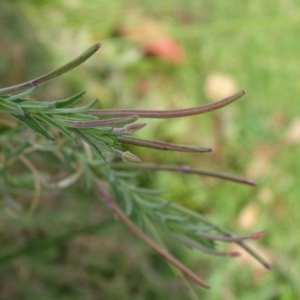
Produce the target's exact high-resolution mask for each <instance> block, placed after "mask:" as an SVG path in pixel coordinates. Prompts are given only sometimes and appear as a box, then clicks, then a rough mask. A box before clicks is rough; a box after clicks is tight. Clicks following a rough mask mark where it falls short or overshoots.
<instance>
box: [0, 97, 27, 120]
mask: <svg viewBox="0 0 300 300" xmlns="http://www.w3.org/2000/svg"><path fill="white" fill-rule="evenodd" d="M0 110H2V111H5V112H7V113H9V114H14V115H21V116H24V114H25V113H24V111H23V109H22V108H21V107H20V106H19V105H18V104H16V103H14V102H11V101H9V100H7V99H4V98H2V97H0Z"/></svg>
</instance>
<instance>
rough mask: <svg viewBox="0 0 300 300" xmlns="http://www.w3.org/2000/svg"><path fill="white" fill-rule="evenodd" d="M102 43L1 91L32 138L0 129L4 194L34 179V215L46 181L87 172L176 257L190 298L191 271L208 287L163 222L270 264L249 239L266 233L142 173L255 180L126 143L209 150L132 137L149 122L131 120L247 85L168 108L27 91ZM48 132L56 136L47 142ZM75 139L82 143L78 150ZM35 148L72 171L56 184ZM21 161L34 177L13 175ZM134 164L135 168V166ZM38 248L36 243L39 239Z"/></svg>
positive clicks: (195, 242) (141, 230) (150, 241)
mask: <svg viewBox="0 0 300 300" xmlns="http://www.w3.org/2000/svg"><path fill="white" fill-rule="evenodd" d="M99 47H100V44H99V43H97V44H95V45H93V46H92V47H90V48H89V49H88V50H87V51H85V52H84V53H83V54H81V55H80V56H78V57H77V58H75V59H74V60H72V61H71V62H70V63H68V64H66V65H64V66H62V67H60V68H58V69H56V70H54V71H52V72H50V73H47V74H46V75H43V76H40V77H39V78H37V79H34V80H31V81H29V82H25V83H23V84H19V85H17V86H12V87H8V88H3V89H0V94H1V95H2V96H1V98H0V110H1V111H2V112H4V116H5V118H7V116H8V115H11V116H12V117H14V118H15V119H17V120H19V121H21V123H23V124H25V125H26V126H27V127H28V128H29V129H30V131H29V132H28V131H27V133H26V135H27V139H26V140H25V139H24V138H23V137H22V135H23V134H24V132H26V131H24V128H23V127H22V126H19V124H18V125H17V127H16V129H12V128H10V129H7V130H4V131H2V132H1V134H0V139H1V140H3V141H4V140H6V143H1V145H2V146H1V158H2V159H1V174H2V177H1V178H2V180H1V182H0V187H1V191H2V197H3V198H9V197H10V191H11V189H13V188H22V187H25V186H28V184H30V181H32V182H34V185H35V188H34V201H33V202H32V204H31V206H30V208H29V211H28V215H27V217H29V218H30V216H32V214H33V213H34V211H35V210H36V208H37V206H38V204H39V201H40V198H41V193H42V189H43V187H49V188H55V189H62V188H65V187H68V186H72V185H74V184H75V183H76V182H77V181H79V180H80V178H84V180H85V182H86V188H87V189H88V188H93V189H94V190H95V192H96V193H98V197H99V196H100V197H101V198H102V199H103V200H104V202H105V203H106V204H107V206H108V207H109V208H110V209H111V210H112V212H113V213H114V214H115V216H117V217H118V218H119V219H120V221H122V222H123V224H124V225H125V226H127V227H128V228H129V229H130V230H131V231H132V232H133V233H134V234H135V235H136V236H138V237H139V238H140V239H141V240H142V241H144V242H145V243H146V244H147V245H148V246H149V247H150V248H152V249H153V250H154V251H156V252H157V253H158V254H160V255H161V256H162V257H163V258H164V259H165V260H166V261H167V262H168V263H170V265H171V267H172V269H173V270H174V272H175V273H176V274H177V276H179V277H180V278H181V279H182V281H183V282H184V285H185V288H186V289H187V291H188V293H189V296H190V297H191V298H192V299H197V296H196V294H195V292H194V291H193V289H192V288H191V286H190V285H189V284H188V282H187V281H186V279H185V277H188V278H190V279H192V280H193V281H195V282H196V283H198V284H199V285H201V286H203V287H206V288H208V287H209V286H208V285H207V284H206V283H205V282H203V281H202V280H201V279H200V278H199V277H198V276H197V275H195V273H193V271H191V270H190V269H188V268H187V267H185V266H184V265H182V264H181V263H180V262H179V261H178V260H177V259H175V258H174V256H172V255H171V254H170V253H169V252H168V251H167V250H166V246H165V243H164V242H163V239H162V237H161V236H160V234H159V228H165V229H166V230H168V231H169V233H170V234H172V235H173V238H174V239H175V240H177V242H178V243H183V244H185V245H186V246H188V247H191V248H195V249H197V250H200V251H202V252H204V253H207V254H211V255H217V256H229V257H234V256H237V255H239V253H238V252H233V251H229V252H223V251H219V250H217V249H216V242H217V241H218V242H227V243H228V242H231V243H237V244H238V245H240V246H241V247H242V248H244V249H245V250H246V251H248V252H249V253H250V254H251V255H252V256H253V257H254V258H256V259H257V260H258V261H259V262H261V263H262V264H263V265H264V266H265V267H266V268H269V265H268V264H267V263H266V262H265V261H264V260H263V259H262V258H261V257H260V256H259V255H258V254H257V253H256V252H255V251H253V250H252V249H251V248H249V247H248V246H247V245H246V244H245V243H244V240H247V239H250V240H251V239H257V238H260V237H261V236H262V233H261V232H257V233H252V234H250V235H247V236H245V237H236V236H235V235H233V234H232V233H231V232H229V231H228V230H226V229H223V228H222V227H220V226H218V225H215V224H214V223H212V222H211V221H209V220H207V219H206V218H204V217H203V216H202V215H200V214H198V213H196V212H193V211H191V210H189V209H187V208H184V207H182V206H180V205H177V204H175V203H174V202H173V201H172V199H168V200H165V199H164V195H163V193H162V192H161V191H158V190H156V189H149V188H144V187H140V186H139V180H138V177H139V175H138V174H139V173H140V172H143V171H147V170H152V171H168V170H169V171H175V172H181V173H192V174H198V175H206V176H213V177H219V178H223V179H226V180H232V181H236V182H239V183H244V184H249V185H253V184H254V183H253V182H251V181H248V180H246V179H243V178H238V177H234V176H231V175H226V174H223V173H219V172H213V171H207V170H201V169H197V168H190V167H187V166H176V165H175V166H168V165H159V164H158V165H155V164H145V163H140V162H141V161H140V159H139V158H138V157H137V156H136V155H134V154H132V153H131V152H129V151H123V149H122V145H123V144H128V143H129V144H132V145H138V146H142V147H147V148H155V149H160V150H167V151H181V152H196V153H197V152H198V153H201V152H209V151H210V149H208V148H203V147H197V146H186V145H177V144H171V143H166V142H161V141H152V140H144V139H138V138H133V137H131V136H130V134H132V133H133V132H135V131H137V130H140V129H142V128H143V127H144V126H145V123H135V124H133V123H134V122H135V121H137V120H138V119H139V118H140V117H144V118H175V117H183V116H189V115H195V114H202V113H205V112H210V111H212V110H216V109H219V108H222V107H223V106H225V105H228V104H230V103H231V102H233V101H235V100H237V99H239V98H240V97H241V96H243V95H244V91H241V92H238V93H236V94H234V95H233V96H231V97H228V98H225V99H223V100H220V101H218V102H214V103H211V104H207V105H204V106H199V107H194V108H188V109H178V110H169V111H153V110H152V111H144V110H123V109H111V110H95V109H92V108H93V107H94V106H95V104H96V102H97V100H94V101H92V102H90V103H89V104H87V105H84V106H81V107H72V106H73V105H74V104H76V102H77V101H79V99H80V98H81V97H82V95H83V92H81V93H78V94H76V95H74V96H71V97H70V98H67V99H63V100H53V101H44V102H42V101H39V100H35V99H29V98H28V96H30V94H31V92H33V91H34V90H35V88H36V87H38V86H39V85H41V84H43V83H45V82H47V81H49V80H51V79H53V78H55V77H57V76H60V75H62V74H64V73H66V72H68V71H70V70H71V69H73V68H74V67H76V66H78V65H80V64H81V63H83V62H84V61H85V60H86V59H88V58H89V57H90V56H91V55H92V54H94V53H95V52H96V51H97V50H98V49H99ZM95 116H97V117H95ZM99 116H100V119H99V118H98V117H99ZM8 127H14V125H11V123H9V126H8ZM36 134H39V135H41V136H42V138H38V137H37V135H36ZM47 139H48V140H50V141H51V142H49V141H46V140H47ZM52 141H54V142H52ZM50 143H51V144H50ZM75 143H76V144H78V146H77V147H75V149H73V147H74V144H75ZM52 148H53V149H52ZM13 149H15V150H14V151H13ZM36 151H38V152H40V153H41V154H43V155H44V154H45V155H46V157H49V152H50V153H52V155H55V156H57V157H58V158H59V161H60V163H62V164H63V165H65V167H66V170H70V175H69V176H67V177H65V178H63V179H61V180H59V181H57V182H55V183H51V182H49V181H48V180H47V179H46V177H45V175H43V172H46V170H43V171H42V170H38V169H37V164H36V162H35V161H34V160H32V158H30V157H29V154H30V155H32V154H33V153H35V152H36ZM118 157H121V158H122V160H123V161H124V162H123V163H120V162H118V159H117V158H118ZM18 160H19V161H22V163H23V164H24V165H25V166H26V167H27V168H28V170H29V173H30V174H31V176H28V175H26V176H25V177H24V176H23V175H22V174H19V175H17V176H15V175H12V174H11V171H10V169H11V165H12V164H13V163H15V162H16V161H18ZM137 163H138V164H137ZM130 169H133V172H132V171H130ZM137 171H138V173H136V172H137ZM123 211H124V213H123ZM151 236H152V237H153V238H151ZM154 240H155V241H154ZM46 244H47V243H46ZM32 247H33V248H35V246H34V245H33V246H32ZM38 247H44V245H43V244H41V245H38ZM30 249H31V248H29V250H28V249H27V248H24V250H21V251H19V252H18V251H17V252H16V253H11V254H9V253H6V254H4V255H3V256H2V257H0V261H3V262H4V261H8V260H9V259H12V258H14V257H16V256H18V255H23V254H24V253H27V251H30Z"/></svg>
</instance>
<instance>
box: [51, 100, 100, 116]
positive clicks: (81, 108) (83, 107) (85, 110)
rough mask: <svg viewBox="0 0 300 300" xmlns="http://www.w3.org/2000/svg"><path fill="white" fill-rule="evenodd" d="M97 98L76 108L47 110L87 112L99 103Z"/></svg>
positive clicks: (64, 112) (67, 112)
mask: <svg viewBox="0 0 300 300" xmlns="http://www.w3.org/2000/svg"><path fill="white" fill-rule="evenodd" d="M97 101H98V100H97V99H95V100H94V101H92V102H91V103H89V104H87V105H85V106H82V107H74V108H58V109H53V110H50V111H48V112H47V114H82V113H85V112H87V111H88V110H89V109H91V108H92V107H93V106H95V104H96V103H97Z"/></svg>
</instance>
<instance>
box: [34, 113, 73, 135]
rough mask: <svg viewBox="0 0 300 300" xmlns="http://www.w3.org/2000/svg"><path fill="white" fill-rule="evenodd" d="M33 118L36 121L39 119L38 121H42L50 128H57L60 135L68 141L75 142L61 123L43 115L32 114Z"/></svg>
mask: <svg viewBox="0 0 300 300" xmlns="http://www.w3.org/2000/svg"><path fill="white" fill-rule="evenodd" d="M34 116H35V117H36V118H37V119H39V120H40V121H42V122H44V123H46V124H48V125H50V126H52V127H55V128H57V129H58V130H59V131H60V132H61V133H63V134H64V135H66V136H67V137H69V138H70V139H72V140H75V139H74V137H73V136H72V135H71V132H70V131H69V130H68V129H67V128H66V127H65V126H63V125H62V123H61V122H59V121H57V120H55V119H53V118H51V117H49V116H47V115H45V114H34Z"/></svg>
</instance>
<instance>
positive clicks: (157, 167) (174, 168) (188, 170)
mask: <svg viewBox="0 0 300 300" xmlns="http://www.w3.org/2000/svg"><path fill="white" fill-rule="evenodd" d="M111 166H112V167H113V168H116V169H135V170H136V169H140V170H149V171H170V172H178V173H184V174H196V175H204V176H210V177H216V178H220V179H224V180H229V181H234V182H237V183H242V184H247V185H251V186H255V182H253V181H251V180H248V179H246V178H241V177H237V176H234V175H230V174H226V173H222V172H217V171H210V170H205V169H200V168H193V167H189V166H185V165H163V164H153V163H141V164H139V165H134V166H133V165H129V164H124V163H111Z"/></svg>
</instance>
